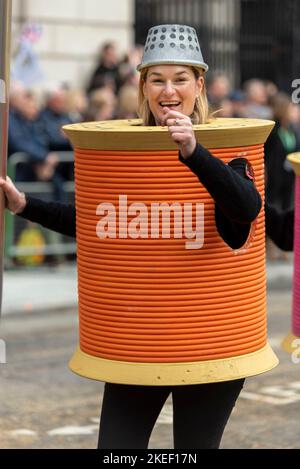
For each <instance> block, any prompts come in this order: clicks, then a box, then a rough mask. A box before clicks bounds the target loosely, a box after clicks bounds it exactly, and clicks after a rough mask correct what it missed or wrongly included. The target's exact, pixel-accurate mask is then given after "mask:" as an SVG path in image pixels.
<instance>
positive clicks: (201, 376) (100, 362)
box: [69, 344, 278, 386]
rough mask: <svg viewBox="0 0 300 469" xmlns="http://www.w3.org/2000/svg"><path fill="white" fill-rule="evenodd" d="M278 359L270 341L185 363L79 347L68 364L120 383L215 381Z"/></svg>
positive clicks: (261, 367) (267, 367)
mask: <svg viewBox="0 0 300 469" xmlns="http://www.w3.org/2000/svg"><path fill="white" fill-rule="evenodd" d="M277 365H278V359H277V357H276V355H275V354H274V352H273V350H272V349H271V347H270V346H269V345H268V344H267V345H266V346H265V347H264V348H262V349H261V350H258V351H257V352H253V353H249V354H247V355H242V356H239V357H233V358H226V359H222V360H209V361H203V362H185V363H138V362H122V361H117V360H106V359H103V358H99V357H94V356H91V355H88V354H86V353H84V352H82V351H81V350H80V348H78V349H77V350H76V352H75V353H74V355H73V357H72V359H71V361H70V363H69V367H70V369H71V370H72V371H73V372H74V373H76V374H78V375H80V376H84V377H86V378H90V379H94V380H98V381H105V382H110V383H120V384H135V385H144V386H166V385H186V384H200V383H213V382H217V381H231V380H234V379H239V378H245V377H247V376H254V375H258V374H261V373H264V372H266V371H269V370H271V369H272V368H274V367H275V366H277Z"/></svg>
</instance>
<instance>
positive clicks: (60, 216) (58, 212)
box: [18, 196, 76, 238]
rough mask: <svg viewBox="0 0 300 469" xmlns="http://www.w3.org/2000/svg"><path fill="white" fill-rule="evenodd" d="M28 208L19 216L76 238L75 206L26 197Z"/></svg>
mask: <svg viewBox="0 0 300 469" xmlns="http://www.w3.org/2000/svg"><path fill="white" fill-rule="evenodd" d="M26 201H27V204H26V207H25V209H24V210H23V212H22V213H19V214H18V215H19V216H20V217H22V218H25V219H26V220H30V221H33V222H36V223H39V224H40V225H42V226H44V227H45V228H49V230H52V231H57V232H58V233H61V234H63V235H67V236H71V237H72V238H76V209H75V206H74V205H71V204H69V205H67V204H62V203H60V202H45V201H44V200H40V199H35V198H33V197H29V196H26Z"/></svg>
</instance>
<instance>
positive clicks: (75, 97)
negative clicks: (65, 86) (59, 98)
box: [67, 89, 88, 122]
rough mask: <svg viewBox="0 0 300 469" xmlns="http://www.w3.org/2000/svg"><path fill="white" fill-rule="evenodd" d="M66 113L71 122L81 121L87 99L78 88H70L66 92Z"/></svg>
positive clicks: (85, 109) (86, 105)
mask: <svg viewBox="0 0 300 469" xmlns="http://www.w3.org/2000/svg"><path fill="white" fill-rule="evenodd" d="M67 106H68V114H69V117H70V119H71V121H72V122H82V121H83V118H84V116H85V114H86V112H87V108H88V99H87V96H86V94H85V93H84V92H83V91H82V90H79V89H70V90H68V93H67Z"/></svg>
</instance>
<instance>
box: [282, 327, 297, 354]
mask: <svg viewBox="0 0 300 469" xmlns="http://www.w3.org/2000/svg"><path fill="white" fill-rule="evenodd" d="M295 340H297V343H296V342H294V341H295ZM299 345H300V337H297V336H296V335H294V334H293V333H292V332H291V333H290V334H288V335H287V336H286V338H285V339H284V340H283V341H282V343H281V347H282V349H283V350H284V351H285V352H287V353H290V354H292V353H293V352H295V350H296V349H297V348H299Z"/></svg>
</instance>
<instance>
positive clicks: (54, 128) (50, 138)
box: [39, 87, 73, 151]
mask: <svg viewBox="0 0 300 469" xmlns="http://www.w3.org/2000/svg"><path fill="white" fill-rule="evenodd" d="M68 104H69V103H68V92H67V90H65V89H63V88H60V87H58V88H55V89H53V90H51V91H48V92H47V93H46V105H45V107H44V109H43V110H42V111H41V113H40V115H39V119H40V121H41V124H42V125H43V128H44V133H45V137H46V139H47V144H48V147H49V149H50V150H52V151H71V150H72V147H71V145H70V143H69V141H68V140H67V138H66V137H65V135H64V134H63V132H62V129H61V128H62V126H63V125H67V124H72V123H73V121H72V119H71V117H70V114H69V107H68Z"/></svg>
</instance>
